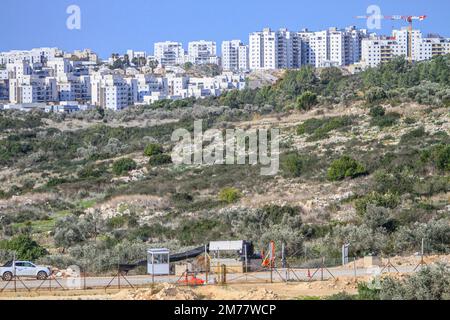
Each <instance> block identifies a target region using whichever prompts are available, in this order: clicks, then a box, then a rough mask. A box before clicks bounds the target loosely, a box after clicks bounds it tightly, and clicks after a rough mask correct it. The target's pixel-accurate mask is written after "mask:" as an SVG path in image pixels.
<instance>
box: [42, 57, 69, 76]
mask: <svg viewBox="0 0 450 320" xmlns="http://www.w3.org/2000/svg"><path fill="white" fill-rule="evenodd" d="M47 67H49V68H51V69H52V70H53V76H54V77H58V76H63V75H65V74H68V73H70V72H71V71H72V65H71V64H70V61H69V59H66V58H53V59H51V60H49V61H47Z"/></svg>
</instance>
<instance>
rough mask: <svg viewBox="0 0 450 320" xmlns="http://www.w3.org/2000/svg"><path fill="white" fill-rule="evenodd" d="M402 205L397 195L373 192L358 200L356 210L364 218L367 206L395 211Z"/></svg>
mask: <svg viewBox="0 0 450 320" xmlns="http://www.w3.org/2000/svg"><path fill="white" fill-rule="evenodd" d="M399 204H400V198H399V196H398V195H397V194H394V193H390V192H388V193H386V194H382V193H379V192H372V193H369V194H367V195H365V196H364V197H362V198H360V199H358V200H356V202H355V208H356V212H357V213H358V214H359V215H361V216H363V215H365V213H366V210H367V206H369V205H374V206H376V207H383V208H389V209H394V208H396V207H397V206H398V205H399Z"/></svg>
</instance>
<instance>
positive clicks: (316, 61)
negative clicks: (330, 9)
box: [300, 27, 367, 68]
mask: <svg viewBox="0 0 450 320" xmlns="http://www.w3.org/2000/svg"><path fill="white" fill-rule="evenodd" d="M366 34H367V32H366V30H357V29H356V28H355V27H349V28H346V29H344V30H341V29H337V28H330V29H328V30H323V31H317V32H300V37H301V38H302V39H303V41H304V43H307V46H306V47H304V50H307V52H304V53H303V55H305V56H306V57H307V59H308V63H307V64H310V65H313V66H315V67H317V68H321V67H330V66H347V65H351V64H354V63H357V62H359V60H360V57H361V41H362V39H363V38H364V37H366Z"/></svg>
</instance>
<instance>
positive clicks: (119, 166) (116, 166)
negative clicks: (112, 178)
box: [113, 158, 137, 176]
mask: <svg viewBox="0 0 450 320" xmlns="http://www.w3.org/2000/svg"><path fill="white" fill-rule="evenodd" d="M136 168H137V164H136V162H135V161H134V160H133V159H130V158H123V159H120V160H117V161H116V162H114V163H113V172H114V174H115V175H118V176H120V175H122V174H124V173H128V172H130V171H131V170H135V169H136Z"/></svg>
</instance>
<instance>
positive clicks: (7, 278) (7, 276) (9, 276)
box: [2, 271, 13, 281]
mask: <svg viewBox="0 0 450 320" xmlns="http://www.w3.org/2000/svg"><path fill="white" fill-rule="evenodd" d="M12 278H13V274H12V273H11V272H9V271H8V272H5V273H4V274H3V276H2V279H3V281H11V280H12Z"/></svg>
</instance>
